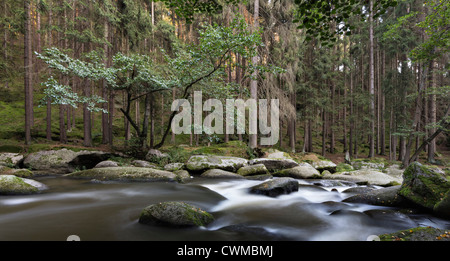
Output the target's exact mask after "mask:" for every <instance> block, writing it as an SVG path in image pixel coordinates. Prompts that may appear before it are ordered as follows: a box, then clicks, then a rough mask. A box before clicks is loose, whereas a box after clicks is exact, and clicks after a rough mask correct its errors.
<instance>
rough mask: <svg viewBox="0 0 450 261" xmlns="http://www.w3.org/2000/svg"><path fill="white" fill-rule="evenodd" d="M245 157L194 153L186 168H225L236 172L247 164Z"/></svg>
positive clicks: (197, 170)
mask: <svg viewBox="0 0 450 261" xmlns="http://www.w3.org/2000/svg"><path fill="white" fill-rule="evenodd" d="M247 163H248V161H247V160H246V159H244V158H239V157H229V156H215V155H193V156H191V157H190V158H189V159H188V161H187V162H186V169H187V170H189V171H192V172H202V171H205V170H208V169H223V170H227V171H232V172H236V171H237V170H238V169H239V168H241V167H243V166H245V165H247Z"/></svg>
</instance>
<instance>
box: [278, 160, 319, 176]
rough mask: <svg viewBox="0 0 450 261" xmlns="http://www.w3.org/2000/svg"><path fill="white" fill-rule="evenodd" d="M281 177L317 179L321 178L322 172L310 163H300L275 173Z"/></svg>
mask: <svg viewBox="0 0 450 261" xmlns="http://www.w3.org/2000/svg"><path fill="white" fill-rule="evenodd" d="M274 176H279V177H291V178H295V179H315V178H321V177H322V176H321V175H320V172H319V171H318V170H316V169H315V168H313V166H311V165H310V164H309V163H306V162H303V163H300V164H299V165H298V166H297V167H293V168H290V169H283V170H280V171H278V172H277V173H275V174H274Z"/></svg>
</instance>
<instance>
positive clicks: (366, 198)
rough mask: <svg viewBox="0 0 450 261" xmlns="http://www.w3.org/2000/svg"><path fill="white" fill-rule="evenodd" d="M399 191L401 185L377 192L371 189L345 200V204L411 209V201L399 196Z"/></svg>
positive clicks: (377, 190)
mask: <svg viewBox="0 0 450 261" xmlns="http://www.w3.org/2000/svg"><path fill="white" fill-rule="evenodd" d="M399 190H400V185H398V186H393V187H388V188H381V189H375V190H374V189H371V190H370V191H366V192H364V193H360V194H358V195H354V196H351V197H349V198H347V199H344V200H343V202H349V203H363V204H370V205H376V206H388V207H400V208H407V207H411V206H412V204H411V202H410V201H408V200H407V199H405V198H404V197H402V196H400V195H398V194H397V193H398V191H399ZM346 192H351V191H346Z"/></svg>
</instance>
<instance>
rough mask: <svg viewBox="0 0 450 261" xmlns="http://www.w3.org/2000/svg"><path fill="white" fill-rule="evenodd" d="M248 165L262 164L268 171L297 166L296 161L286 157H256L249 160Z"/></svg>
mask: <svg viewBox="0 0 450 261" xmlns="http://www.w3.org/2000/svg"><path fill="white" fill-rule="evenodd" d="M249 164H250V165H256V164H264V166H266V168H267V169H268V170H269V171H270V172H276V171H279V170H282V169H289V168H293V167H297V166H298V163H297V162H295V161H294V160H292V159H288V158H256V159H252V160H250V161H249Z"/></svg>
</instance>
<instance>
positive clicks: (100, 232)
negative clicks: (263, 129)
mask: <svg viewBox="0 0 450 261" xmlns="http://www.w3.org/2000/svg"><path fill="white" fill-rule="evenodd" d="M37 180H38V181H40V182H42V183H44V184H46V185H47V186H48V187H49V190H46V191H44V192H43V193H42V194H38V195H27V196H1V197H0V240H57V241H59V240H66V239H67V237H68V236H70V235H77V236H79V237H80V238H81V240H86V241H97V240H99V241H100V240H101V241H108V240H122V241H128V240H130V241H131V240H158V241H160V240H163V241H165V240H177V241H179V240H181V241H185V240H208V241H211V240H224V241H225V240H307V241H322V240H326V241H330V240H366V239H367V237H368V236H370V235H377V234H382V233H389V232H394V231H397V230H401V229H407V228H412V227H417V226H433V227H436V228H444V229H449V228H450V221H449V220H443V219H439V218H436V217H433V216H430V215H427V214H414V215H407V214H403V213H401V212H399V211H397V210H396V209H394V208H388V207H379V206H371V205H366V204H351V203H344V202H342V200H343V199H345V198H347V197H350V196H352V195H353V194H349V193H342V191H343V190H345V189H346V188H348V186H315V185H313V183H314V181H311V180H298V181H299V183H300V188H299V191H298V192H294V193H291V194H289V195H282V196H279V197H276V198H271V197H267V196H263V195H253V194H249V193H248V188H249V187H251V186H254V185H256V184H258V183H261V182H263V181H254V180H217V179H216V180H213V179H200V178H195V179H192V181H191V182H189V183H187V184H178V183H163V182H156V183H115V182H109V183H95V182H91V181H89V180H76V179H68V178H64V177H42V178H39V179H37ZM164 201H184V202H187V203H190V204H192V205H195V206H197V207H200V208H202V209H203V210H206V211H208V212H210V213H211V214H213V216H214V217H215V221H214V222H212V223H211V224H210V225H208V226H207V227H200V228H169V227H158V226H148V225H142V224H140V223H138V219H139V215H140V213H141V211H142V210H143V209H144V208H145V207H146V206H148V205H150V204H154V203H158V202H164Z"/></svg>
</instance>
